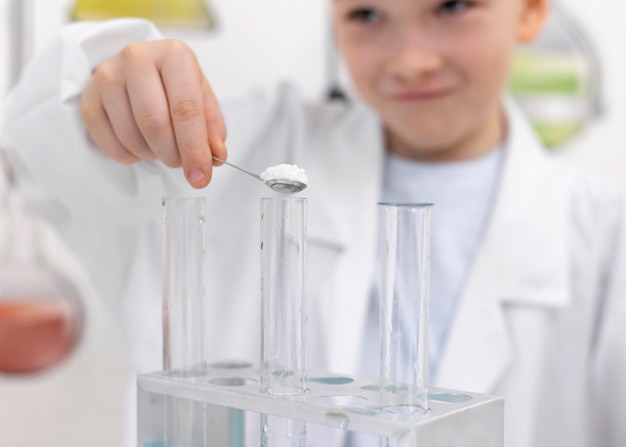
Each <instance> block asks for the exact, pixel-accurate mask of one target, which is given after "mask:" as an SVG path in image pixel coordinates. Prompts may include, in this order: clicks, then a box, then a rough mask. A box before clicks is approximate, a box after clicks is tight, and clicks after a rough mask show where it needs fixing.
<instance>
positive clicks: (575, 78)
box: [509, 50, 585, 95]
mask: <svg viewBox="0 0 626 447" xmlns="http://www.w3.org/2000/svg"><path fill="white" fill-rule="evenodd" d="M584 81H585V70H584V66H583V61H582V60H581V59H580V57H578V56H577V55H575V54H571V53H562V54H560V53H556V52H547V51H539V50H534V51H520V52H519V53H518V54H517V55H516V57H515V59H514V61H513V67H512V70H511V76H510V78H509V89H510V90H511V92H513V94H515V95H524V94H543V93H548V94H563V95H578V94H580V93H581V92H582V91H583V89H584V85H585V83H584Z"/></svg>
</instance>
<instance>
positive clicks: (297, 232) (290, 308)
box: [261, 197, 306, 395]
mask: <svg viewBox="0 0 626 447" xmlns="http://www.w3.org/2000/svg"><path fill="white" fill-rule="evenodd" d="M305 259H306V199H301V198H292V197H273V198H265V199H261V309H262V310H261V313H262V315H261V328H262V334H261V391H263V392H266V393H270V394H278V395H293V394H301V393H304V391H305V390H306V370H305V365H304V358H305V355H304V334H305V316H306V315H305V287H306V284H305Z"/></svg>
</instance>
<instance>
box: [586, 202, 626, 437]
mask: <svg viewBox="0 0 626 447" xmlns="http://www.w3.org/2000/svg"><path fill="white" fill-rule="evenodd" d="M612 208H613V210H621V212H620V214H619V218H618V219H617V226H616V230H615V231H614V232H613V233H612V234H611V235H609V236H610V242H611V244H612V247H613V250H612V256H611V261H610V268H609V269H608V272H607V278H606V296H605V301H604V303H603V309H602V313H601V316H600V318H599V320H600V324H599V333H598V334H597V341H596V346H597V351H596V357H595V369H594V371H593V373H592V374H593V375H594V383H595V389H594V396H593V404H594V405H593V407H592V411H591V412H590V413H591V414H590V415H589V417H590V419H591V420H593V421H594V422H595V424H594V425H595V430H594V435H593V438H594V439H592V440H591V442H592V443H593V444H592V445H598V446H600V445H601V446H606V447H621V446H626V424H625V422H626V380H624V377H625V376H624V374H625V373H626V199H625V198H624V197H622V198H621V200H620V201H619V203H617V204H615V205H614V206H613V207H612Z"/></svg>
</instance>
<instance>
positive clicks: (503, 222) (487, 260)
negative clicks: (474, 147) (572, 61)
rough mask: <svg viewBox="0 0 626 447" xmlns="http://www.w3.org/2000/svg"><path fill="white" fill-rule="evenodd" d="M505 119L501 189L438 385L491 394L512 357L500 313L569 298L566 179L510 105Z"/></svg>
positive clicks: (557, 303) (504, 318)
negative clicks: (505, 129) (507, 126)
mask: <svg viewBox="0 0 626 447" xmlns="http://www.w3.org/2000/svg"><path fill="white" fill-rule="evenodd" d="M507 114H508V119H509V133H508V143H507V147H506V155H505V157H506V161H505V165H504V168H503V174H502V178H501V189H500V193H499V195H498V197H496V198H495V204H494V210H493V212H492V216H491V219H490V222H489V223H488V227H487V231H486V234H485V236H484V239H483V241H482V243H481V246H480V248H479V250H478V253H477V255H476V258H475V262H474V265H473V269H472V271H471V272H470V275H469V278H468V282H467V284H466V288H465V292H464V294H463V296H462V297H461V301H460V303H459V308H458V310H457V314H456V317H455V321H454V324H453V327H452V329H451V333H450V335H449V338H448V343H447V346H446V349H445V351H444V355H443V358H442V360H441V363H440V370H439V375H438V378H437V381H436V384H437V385H439V386H444V387H449V388H454V389H459V390H468V391H475V392H486V393H487V392H492V391H493V389H494V387H495V386H496V384H497V382H498V381H499V379H500V378H501V377H502V375H503V374H504V373H505V371H506V369H507V368H508V367H510V366H511V364H512V360H513V358H514V355H515V352H514V351H515V346H514V345H513V343H512V340H511V339H510V336H509V333H508V329H507V317H508V316H507V315H506V313H505V311H506V308H507V306H508V305H512V306H515V305H518V306H545V307H559V306H564V305H565V304H567V301H568V299H569V298H568V297H569V290H568V284H569V280H568V264H567V235H566V234H564V229H565V228H567V225H566V224H565V220H566V219H567V214H568V210H567V206H566V203H567V200H565V199H564V195H565V194H566V193H567V184H568V180H567V178H566V177H565V176H564V175H561V174H559V172H560V171H558V170H557V169H554V166H553V161H552V160H550V157H549V156H548V154H546V153H545V149H543V147H542V146H541V143H540V142H539V141H538V140H537V139H536V137H535V135H534V133H533V132H532V131H531V129H530V128H529V127H528V124H527V123H526V121H525V119H524V118H523V117H522V116H521V112H520V111H519V110H517V108H516V107H515V105H514V104H512V103H511V102H510V101H507Z"/></svg>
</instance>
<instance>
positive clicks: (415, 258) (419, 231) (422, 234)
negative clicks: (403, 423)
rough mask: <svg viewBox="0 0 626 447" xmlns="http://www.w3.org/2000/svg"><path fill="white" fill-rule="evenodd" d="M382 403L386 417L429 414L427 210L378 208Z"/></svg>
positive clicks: (395, 205) (406, 206) (384, 205)
mask: <svg viewBox="0 0 626 447" xmlns="http://www.w3.org/2000/svg"><path fill="white" fill-rule="evenodd" d="M378 207H379V215H380V334H379V336H380V399H381V409H382V411H384V412H387V413H393V414H401V415H411V414H415V413H424V412H425V411H427V409H428V296H429V270H430V212H431V204H420V203H417V204H412V203H379V204H378Z"/></svg>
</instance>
